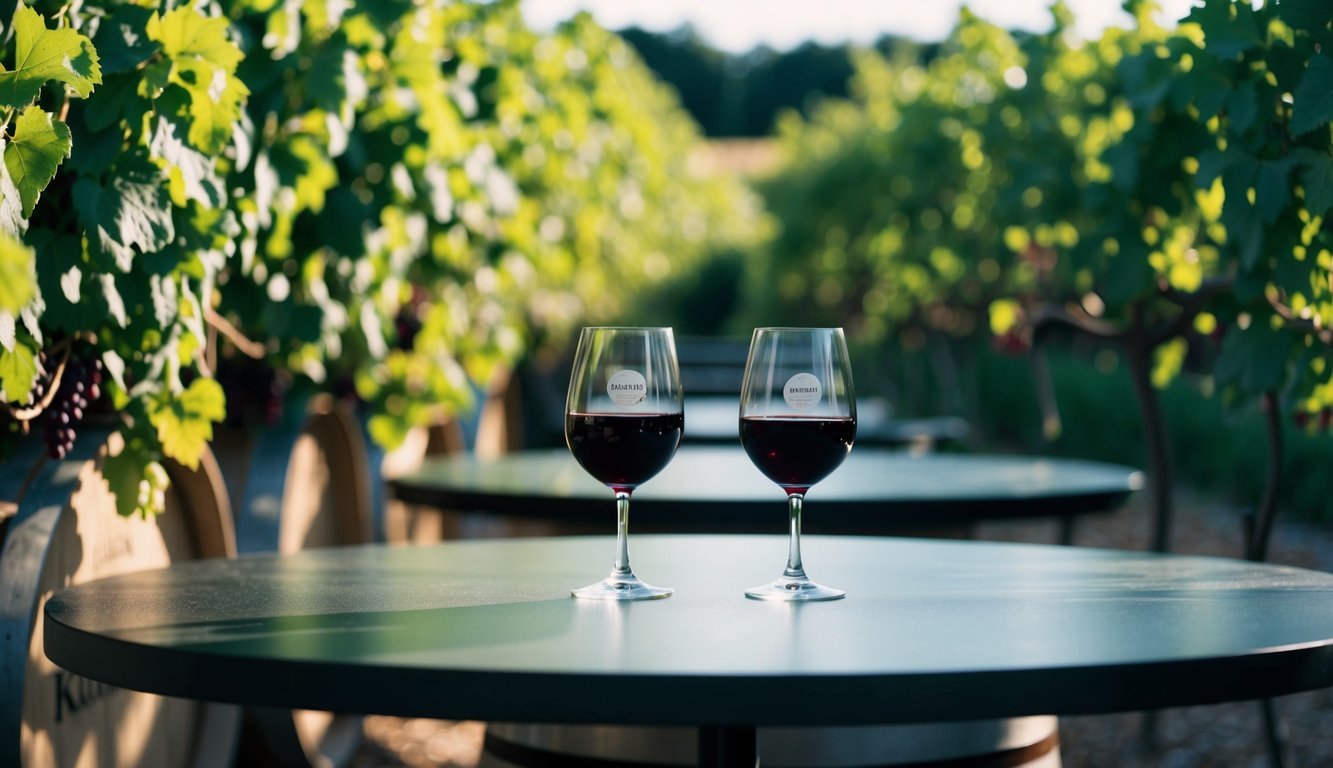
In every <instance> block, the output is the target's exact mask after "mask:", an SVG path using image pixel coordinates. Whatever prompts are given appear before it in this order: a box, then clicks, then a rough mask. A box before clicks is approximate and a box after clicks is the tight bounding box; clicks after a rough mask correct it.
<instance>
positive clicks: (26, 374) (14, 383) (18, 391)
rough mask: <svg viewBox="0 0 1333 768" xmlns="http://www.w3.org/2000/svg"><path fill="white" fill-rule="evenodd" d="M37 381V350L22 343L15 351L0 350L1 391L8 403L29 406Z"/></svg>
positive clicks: (17, 344) (16, 345)
mask: <svg viewBox="0 0 1333 768" xmlns="http://www.w3.org/2000/svg"><path fill="white" fill-rule="evenodd" d="M35 381H37V350H35V349H32V348H31V347H29V346H28V345H27V344H24V343H23V342H21V341H20V342H18V343H16V344H14V348H13V349H0V390H3V394H4V400H5V401H6V402H10V403H20V404H27V403H28V402H29V401H30V400H31V399H32V385H33V382H35Z"/></svg>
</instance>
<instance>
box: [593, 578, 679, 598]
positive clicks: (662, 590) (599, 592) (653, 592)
mask: <svg viewBox="0 0 1333 768" xmlns="http://www.w3.org/2000/svg"><path fill="white" fill-rule="evenodd" d="M673 591H674V590H673V589H671V588H670V587H654V586H652V585H651V584H645V583H643V582H642V581H639V577H637V576H635V575H634V574H630V575H629V576H607V577H606V578H605V579H602V580H601V581H599V582H597V583H596V584H589V585H588V586H586V587H579V588H578V589H574V590H570V593H569V594H571V595H573V596H574V597H578V598H582V599H584V600H657V599H660V598H663V597H669V596H670V595H671V593H672V592H673Z"/></svg>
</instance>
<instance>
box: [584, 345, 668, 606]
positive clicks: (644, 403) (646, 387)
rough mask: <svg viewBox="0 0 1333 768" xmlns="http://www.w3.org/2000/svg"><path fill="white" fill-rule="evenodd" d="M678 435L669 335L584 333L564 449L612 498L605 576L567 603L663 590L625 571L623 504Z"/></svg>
mask: <svg viewBox="0 0 1333 768" xmlns="http://www.w3.org/2000/svg"><path fill="white" fill-rule="evenodd" d="M684 429H685V408H684V394H683V390H682V388H681V383H680V366H679V364H678V363H677V361H676V343H675V338H674V337H673V335H672V331H671V329H670V328H584V329H583V331H582V333H580V335H579V343H578V349H577V350H576V351H575V353H574V368H573V371H572V372H571V374H570V379H569V392H568V396H567V399H566V402H565V443H566V445H568V446H569V451H570V453H571V454H573V456H574V458H575V460H577V461H578V463H579V465H580V466H581V467H583V469H584V470H585V471H586V472H587V473H588V474H590V475H592V476H593V477H594V478H596V479H597V480H598V481H599V482H601V483H602V484H604V485H606V486H607V487H609V488H610V489H611V490H612V492H613V493H614V494H615V498H616V555H615V560H614V562H613V564H612V568H611V573H610V574H609V575H608V576H607V577H606V578H605V579H602V580H601V581H599V582H596V583H594V584H589V585H588V586H586V587H582V588H580V589H576V590H573V592H572V594H573V595H574V596H575V597H581V598H588V599H601V600H647V599H652V598H660V597H666V596H668V595H670V594H671V589H669V588H666V587H654V586H652V585H649V584H645V583H644V582H643V581H641V580H640V579H639V578H638V577H637V576H635V575H634V572H633V570H631V568H630V564H629V542H628V539H629V500H630V494H631V493H633V491H634V489H636V488H638V487H639V485H641V484H643V483H645V482H647V481H648V480H649V479H651V478H652V477H653V476H654V475H656V474H657V473H658V472H661V471H662V468H663V467H665V466H666V465H667V464H668V463H669V462H670V461H671V457H672V456H674V455H675V453H676V448H677V447H678V446H679V445H680V439H681V435H682V433H683V432H684Z"/></svg>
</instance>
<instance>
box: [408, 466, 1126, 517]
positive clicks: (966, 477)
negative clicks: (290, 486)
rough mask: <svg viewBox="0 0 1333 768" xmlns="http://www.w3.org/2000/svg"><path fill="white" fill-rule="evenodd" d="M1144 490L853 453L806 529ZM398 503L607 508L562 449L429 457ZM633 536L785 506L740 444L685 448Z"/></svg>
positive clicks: (1098, 477) (577, 512)
mask: <svg viewBox="0 0 1333 768" xmlns="http://www.w3.org/2000/svg"><path fill="white" fill-rule="evenodd" d="M1142 484H1143V475H1142V473H1141V472H1139V471H1138V470H1135V469H1132V468H1130V467H1124V466H1119V465H1114V464H1103V463H1098V462H1089V461H1078V460H1072V459H1050V458H1033V457H1026V456H996V455H973V454H953V453H927V454H920V455H915V454H910V453H906V452H903V451H890V450H884V449H867V448H854V449H853V450H852V453H851V455H850V456H848V457H847V461H846V462H844V463H843V465H842V466H841V467H839V468H838V469H837V470H835V471H834V472H833V474H832V475H830V476H829V477H828V478H826V479H825V480H823V481H822V482H820V483H818V484H817V485H815V487H814V488H812V489H811V490H810V493H809V494H808V495H807V497H806V505H805V514H804V516H803V526H804V530H805V531H807V532H811V533H901V532H904V531H911V530H913V529H916V530H933V529H940V528H944V527H948V526H954V525H958V524H967V523H974V522H977V521H980V520H988V519H998V518H1015V517H1072V516H1074V515H1079V514H1083V513H1088V512H1107V511H1111V510H1114V509H1117V508H1118V507H1119V506H1120V505H1121V504H1122V503H1123V502H1124V501H1125V499H1126V498H1128V496H1129V495H1130V494H1131V493H1132V492H1134V491H1135V490H1138V489H1139V488H1140V487H1141V486H1142ZM389 491H390V493H391V494H392V495H394V496H395V497H397V498H398V499H399V500H401V501H405V502H408V503H412V504H424V505H429V506H432V507H436V508H440V509H449V510H456V511H466V512H483V513H492V514H498V515H506V516H514V517H530V518H540V519H544V520H550V521H554V522H557V523H566V524H576V525H577V524H582V525H585V526H586V525H588V524H591V525H593V526H606V527H607V529H611V528H612V527H613V525H614V520H615V513H614V509H615V505H614V502H613V500H612V495H611V492H610V491H609V490H608V489H607V488H606V486H604V485H602V484H600V483H598V482H597V481H596V480H594V479H592V477H591V476H589V475H588V473H587V472H585V471H584V470H583V468H582V467H580V466H579V465H578V462H576V461H575V460H574V458H573V456H571V455H570V453H569V451H567V450H564V449H550V450H541V451H519V452H516V453H510V454H505V455H502V456H498V457H494V458H478V457H476V456H473V455H470V454H469V455H458V456H450V457H444V458H437V459H429V460H427V461H426V462H425V463H424V464H423V465H422V466H421V467H420V468H419V469H418V470H416V471H414V472H412V473H409V474H407V475H405V476H402V477H399V478H395V479H392V480H390V481H389ZM630 510H631V515H630V524H631V526H632V528H633V529H634V530H636V531H656V532H747V533H765V532H771V531H781V530H784V529H785V523H786V502H785V500H784V496H783V494H782V491H781V489H779V488H778V487H777V486H776V485H775V484H774V483H773V482H772V481H771V480H769V479H768V478H766V477H764V475H763V474H761V473H760V472H759V470H758V469H756V468H755V466H754V464H752V463H751V462H750V459H749V457H747V456H746V455H745V452H744V451H743V450H741V449H740V447H739V446H737V447H733V448H700V447H685V448H682V449H681V450H679V451H677V453H676V456H675V458H673V459H672V461H671V463H670V464H668V465H667V467H666V469H664V470H662V472H661V473H660V474H659V475H657V476H656V477H654V478H653V479H651V480H649V481H648V482H647V483H645V484H644V485H643V486H641V487H640V488H639V489H638V490H637V491H635V492H634V495H633V500H632V501H631V503H630Z"/></svg>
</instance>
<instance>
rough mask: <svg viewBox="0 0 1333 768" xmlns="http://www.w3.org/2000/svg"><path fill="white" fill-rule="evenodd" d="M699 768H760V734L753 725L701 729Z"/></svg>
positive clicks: (705, 727)
mask: <svg viewBox="0 0 1333 768" xmlns="http://www.w3.org/2000/svg"><path fill="white" fill-rule="evenodd" d="M699 768H759V736H758V733H757V732H756V729H755V728H753V727H748V728H747V727H724V726H704V727H702V728H700V729H699Z"/></svg>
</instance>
